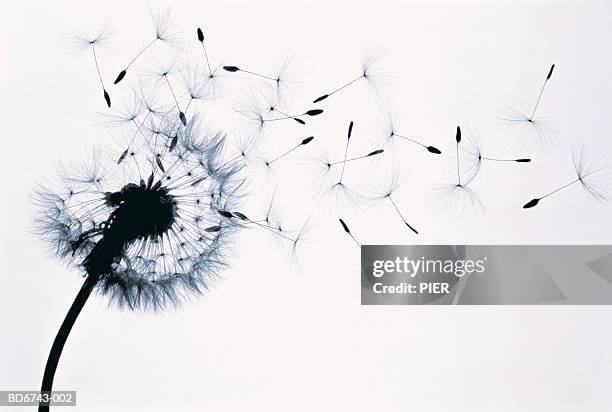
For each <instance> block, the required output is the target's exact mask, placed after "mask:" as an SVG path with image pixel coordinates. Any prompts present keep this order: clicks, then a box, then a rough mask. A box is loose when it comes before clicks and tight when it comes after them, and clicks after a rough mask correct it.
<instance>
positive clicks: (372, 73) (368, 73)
mask: <svg viewBox="0 0 612 412" xmlns="http://www.w3.org/2000/svg"><path fill="white" fill-rule="evenodd" d="M381 58H382V56H381V55H371V56H368V57H366V59H365V60H364V62H363V64H362V66H361V72H360V74H359V76H357V77H356V78H354V79H352V80H350V81H349V82H347V83H345V84H343V85H342V86H340V87H338V88H337V89H334V90H333V91H331V92H328V93H325V94H323V95H321V96H319V97H317V98H316V99H314V100H313V101H312V102H313V103H319V102H321V101H323V100H325V99H327V98H329V97H331V96H333V95H335V94H336V93H339V92H341V91H343V90H345V89H346V88H348V87H349V86H352V85H353V84H355V83H357V82H358V81H359V80H362V79H363V80H367V81H371V82H373V81H375V80H376V75H377V72H378V71H379V69H380V63H381Z"/></svg>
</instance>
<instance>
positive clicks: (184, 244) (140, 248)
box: [35, 115, 243, 310]
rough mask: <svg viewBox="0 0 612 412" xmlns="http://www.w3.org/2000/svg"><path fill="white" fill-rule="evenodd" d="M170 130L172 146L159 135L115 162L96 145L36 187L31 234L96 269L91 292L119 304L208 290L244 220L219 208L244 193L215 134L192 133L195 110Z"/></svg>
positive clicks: (144, 305)
mask: <svg viewBox="0 0 612 412" xmlns="http://www.w3.org/2000/svg"><path fill="white" fill-rule="evenodd" d="M165 117H167V118H168V122H169V124H167V125H164V124H161V125H160V130H171V129H172V128H173V127H175V126H176V121H175V116H172V115H168V116H165ZM162 123H163V122H162ZM175 136H176V137H177V139H176V141H177V143H176V144H175V146H174V148H173V150H172V151H170V150H169V147H170V146H169V141H168V140H169V139H167V138H166V136H165V134H161V133H160V137H159V138H157V139H153V138H149V139H143V140H144V142H142V144H141V145H140V146H139V147H135V148H133V149H132V150H130V151H129V154H130V155H129V156H127V157H126V159H125V160H124V161H123V162H121V163H120V164H117V162H116V161H115V158H112V157H108V156H106V157H105V156H103V155H102V154H100V153H99V152H96V153H95V154H94V156H93V157H92V159H91V160H89V161H88V162H87V165H86V166H85V165H79V167H77V168H76V169H68V168H65V167H62V168H60V171H59V174H58V175H59V179H58V180H57V182H56V183H55V184H51V185H49V184H46V185H40V186H39V187H38V189H37V190H36V194H35V203H36V205H37V209H38V213H37V216H36V219H35V230H36V233H37V234H38V235H39V236H40V237H41V238H42V239H43V240H44V241H45V242H46V243H47V245H48V246H49V247H50V249H51V251H52V252H53V253H54V254H55V255H56V256H58V257H59V258H61V259H63V260H65V261H66V262H67V263H69V264H71V265H74V266H77V267H78V268H80V269H81V270H83V271H85V273H86V274H87V275H88V276H96V277H99V281H98V283H97V286H96V287H97V290H98V292H100V293H101V294H103V295H105V296H107V297H108V298H109V300H110V302H111V303H113V304H115V305H117V306H118V307H120V308H129V309H143V310H147V309H151V310H158V309H162V308H163V307H165V306H173V305H178V304H180V303H181V302H182V301H184V300H185V299H187V298H189V296H191V295H194V294H198V293H200V292H202V291H203V290H205V289H207V288H208V286H209V283H210V282H211V281H212V280H214V279H215V278H216V277H217V276H218V273H219V270H220V269H222V268H223V267H225V266H226V265H227V262H228V261H227V256H228V250H229V248H231V243H232V239H233V236H232V235H233V233H235V232H236V231H237V230H238V229H240V228H241V227H242V226H243V224H242V223H241V221H240V220H239V219H232V218H226V217H224V216H221V215H220V214H219V213H218V211H219V210H233V209H235V208H237V207H239V206H240V200H241V198H242V196H243V193H242V191H243V190H242V187H243V180H242V179H241V178H240V177H239V171H240V168H241V166H240V165H238V164H237V163H235V162H227V161H224V160H223V159H222V158H221V156H222V151H223V145H224V136H223V135H222V134H221V133H216V134H201V133H200V130H199V128H198V122H197V119H195V118H194V119H191V121H190V122H189V124H188V126H187V127H184V128H177V130H176V134H175ZM210 227H218V230H216V231H214V232H210V231H207V229H209V228H210Z"/></svg>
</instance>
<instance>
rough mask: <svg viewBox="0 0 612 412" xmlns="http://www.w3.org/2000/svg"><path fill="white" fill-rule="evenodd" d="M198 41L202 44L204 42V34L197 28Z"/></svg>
mask: <svg viewBox="0 0 612 412" xmlns="http://www.w3.org/2000/svg"><path fill="white" fill-rule="evenodd" d="M198 41H200V42H203V41H204V32H202V29H201V28H199V27H198Z"/></svg>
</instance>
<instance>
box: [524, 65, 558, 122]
mask: <svg viewBox="0 0 612 412" xmlns="http://www.w3.org/2000/svg"><path fill="white" fill-rule="evenodd" d="M554 69H555V65H554V64H553V65H552V66H550V70H549V71H548V75H547V76H546V80H544V84H543V85H542V88H541V89H540V94H539V95H538V100H537V101H536V104H535V106H534V108H533V112H531V116H530V117H529V119H528V120H529V121H530V122H531V121H533V116H534V115H535V112H536V110H537V109H538V105H539V104H540V99H541V98H542V93H544V88H545V87H546V84H547V83H548V81H549V80H550V76H552V74H553V70H554Z"/></svg>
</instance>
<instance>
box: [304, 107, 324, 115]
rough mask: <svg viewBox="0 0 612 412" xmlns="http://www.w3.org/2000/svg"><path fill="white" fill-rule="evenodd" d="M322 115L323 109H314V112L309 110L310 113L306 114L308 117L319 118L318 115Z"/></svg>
mask: <svg viewBox="0 0 612 412" xmlns="http://www.w3.org/2000/svg"><path fill="white" fill-rule="evenodd" d="M321 113H323V110H321V109H312V110H308V111H307V112H306V114H307V115H308V116H318V115H320V114H321Z"/></svg>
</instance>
